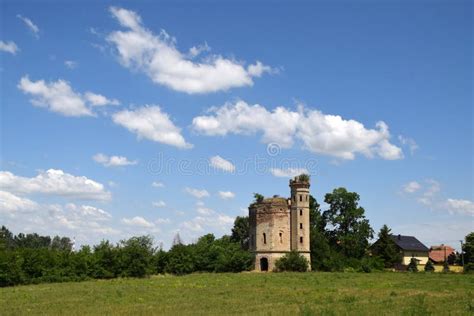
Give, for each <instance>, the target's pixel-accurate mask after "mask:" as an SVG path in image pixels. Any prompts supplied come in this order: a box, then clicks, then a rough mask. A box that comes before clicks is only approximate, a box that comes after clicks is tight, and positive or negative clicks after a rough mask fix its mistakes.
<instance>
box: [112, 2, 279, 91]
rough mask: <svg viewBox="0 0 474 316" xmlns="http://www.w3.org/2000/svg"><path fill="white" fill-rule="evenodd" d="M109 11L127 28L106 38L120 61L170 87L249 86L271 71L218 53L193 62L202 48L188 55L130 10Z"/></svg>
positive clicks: (260, 64) (203, 49)
mask: <svg viewBox="0 0 474 316" xmlns="http://www.w3.org/2000/svg"><path fill="white" fill-rule="evenodd" d="M110 12H111V14H112V16H113V17H114V18H115V19H117V21H118V22H119V23H120V25H121V26H122V27H124V28H126V29H127V30H126V31H115V32H112V33H111V34H110V35H109V36H108V37H107V40H108V41H109V42H110V43H112V44H114V45H115V48H116V50H117V53H118V56H119V61H120V63H121V64H122V65H123V66H124V67H127V68H130V69H136V70H139V71H141V72H143V73H145V74H146V75H148V77H150V78H151V80H152V81H153V82H155V83H157V84H161V85H164V86H166V87H168V88H171V89H173V90H176V91H181V92H186V93H190V94H192V93H209V92H216V91H223V90H224V91H225V90H228V89H230V88H235V87H243V86H252V85H253V77H260V76H261V75H262V73H264V72H270V71H272V70H271V68H270V67H269V66H265V65H263V64H262V63H260V62H257V63H255V64H254V65H249V66H248V67H247V68H245V66H244V65H243V64H242V63H239V62H236V61H234V60H231V59H226V58H224V57H222V56H219V55H210V56H206V58H204V59H203V60H201V61H200V62H195V61H193V60H192V58H194V57H196V56H197V55H198V54H199V53H202V52H203V51H205V50H207V49H206V48H196V47H194V48H191V50H190V55H191V56H190V58H188V56H186V54H183V53H181V52H180V51H179V50H178V49H177V48H176V40H175V39H174V38H172V37H170V36H169V35H168V34H167V33H166V32H165V31H164V30H162V31H161V33H160V34H158V35H156V34H154V33H153V32H152V31H150V30H148V29H146V28H145V27H144V26H143V25H142V21H141V18H140V16H139V15H138V14H137V13H135V12H134V11H130V10H126V9H122V8H117V7H111V8H110ZM206 47H207V46H206Z"/></svg>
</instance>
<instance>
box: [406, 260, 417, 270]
mask: <svg viewBox="0 0 474 316" xmlns="http://www.w3.org/2000/svg"><path fill="white" fill-rule="evenodd" d="M407 270H408V271H409V272H418V262H417V261H416V259H415V258H411V260H410V263H409V264H408V269H407Z"/></svg>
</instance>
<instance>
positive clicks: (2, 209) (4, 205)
mask: <svg viewBox="0 0 474 316" xmlns="http://www.w3.org/2000/svg"><path fill="white" fill-rule="evenodd" d="M37 208H38V203H36V202H34V201H32V200H30V199H27V198H22V197H19V196H16V195H14V194H12V193H10V192H6V191H0V214H2V213H7V215H12V214H13V213H14V212H18V211H29V210H34V209H37Z"/></svg>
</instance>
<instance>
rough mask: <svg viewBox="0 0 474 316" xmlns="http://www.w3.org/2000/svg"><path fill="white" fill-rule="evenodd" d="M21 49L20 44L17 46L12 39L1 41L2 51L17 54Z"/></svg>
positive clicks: (0, 47) (0, 49)
mask: <svg viewBox="0 0 474 316" xmlns="http://www.w3.org/2000/svg"><path fill="white" fill-rule="evenodd" d="M19 50H20V49H19V48H18V46H16V44H15V43H14V42H12V41H9V42H4V41H0V51H2V52H7V53H10V54H13V55H16V53H17V52H18V51H19Z"/></svg>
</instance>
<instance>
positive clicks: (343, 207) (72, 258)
mask: <svg viewBox="0 0 474 316" xmlns="http://www.w3.org/2000/svg"><path fill="white" fill-rule="evenodd" d="M259 197H260V196H259ZM359 199H360V197H359V195H358V194H357V193H355V192H348V191H347V190H346V189H345V188H337V189H335V190H333V191H332V192H331V193H328V194H326V195H325V197H324V202H325V203H326V204H328V205H329V208H328V209H327V210H325V211H322V210H321V209H320V205H319V204H318V202H317V201H316V199H314V198H313V197H312V196H310V225H311V227H310V229H311V262H306V259H305V258H304V257H302V256H300V255H299V254H298V253H294V252H292V253H289V254H288V255H286V256H284V257H283V258H282V259H281V260H279V261H278V262H277V263H276V266H277V269H278V270H279V271H287V270H291V271H306V270H307V267H308V265H309V264H310V265H311V268H312V270H313V271H347V270H349V271H364V272H370V271H372V270H382V269H384V268H388V267H392V266H393V265H394V264H396V263H397V262H399V261H400V257H399V256H400V254H399V252H398V251H397V249H396V248H395V245H394V243H393V241H392V240H391V238H390V229H389V228H388V227H387V226H384V227H382V229H381V230H380V232H379V234H378V237H379V242H378V243H377V244H376V245H374V247H373V248H369V246H370V244H369V241H370V240H371V239H372V238H373V235H374V231H373V229H372V227H371V226H370V224H369V220H368V219H367V218H366V217H365V210H364V208H362V207H361V206H359ZM463 255H464V262H465V263H466V264H465V271H472V270H474V233H470V234H469V235H467V236H466V241H465V243H464V246H463ZM253 266H254V262H253V255H252V253H251V252H250V251H249V220H248V217H237V218H236V219H235V222H234V226H233V228H232V231H231V234H230V235H224V236H223V237H221V238H216V237H215V236H214V235H212V234H207V235H204V236H202V237H200V238H199V239H198V240H197V241H196V242H195V243H191V244H184V243H183V242H182V241H181V239H180V238H179V235H177V236H176V237H175V239H174V241H173V245H172V247H171V248H170V250H168V251H165V250H164V249H162V248H161V247H155V246H154V244H153V239H152V238H151V237H150V236H139V237H132V238H129V239H126V240H122V241H120V242H119V243H117V244H113V243H111V242H109V241H107V240H104V241H102V242H101V243H99V244H98V245H94V246H92V247H91V246H88V245H84V246H82V247H81V248H80V249H79V250H77V251H73V250H72V242H71V240H70V239H69V238H68V237H60V236H55V237H53V238H51V237H49V236H40V235H38V234H23V233H20V234H18V235H13V234H12V233H11V232H10V231H9V230H8V229H7V228H6V227H5V226H2V228H1V229H0V286H11V285H17V284H31V283H43V282H64V281H80V280H86V279H110V278H117V277H145V276H149V275H152V274H158V273H171V274H176V275H183V274H188V273H192V272H240V271H247V270H251V269H252V268H253Z"/></svg>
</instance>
